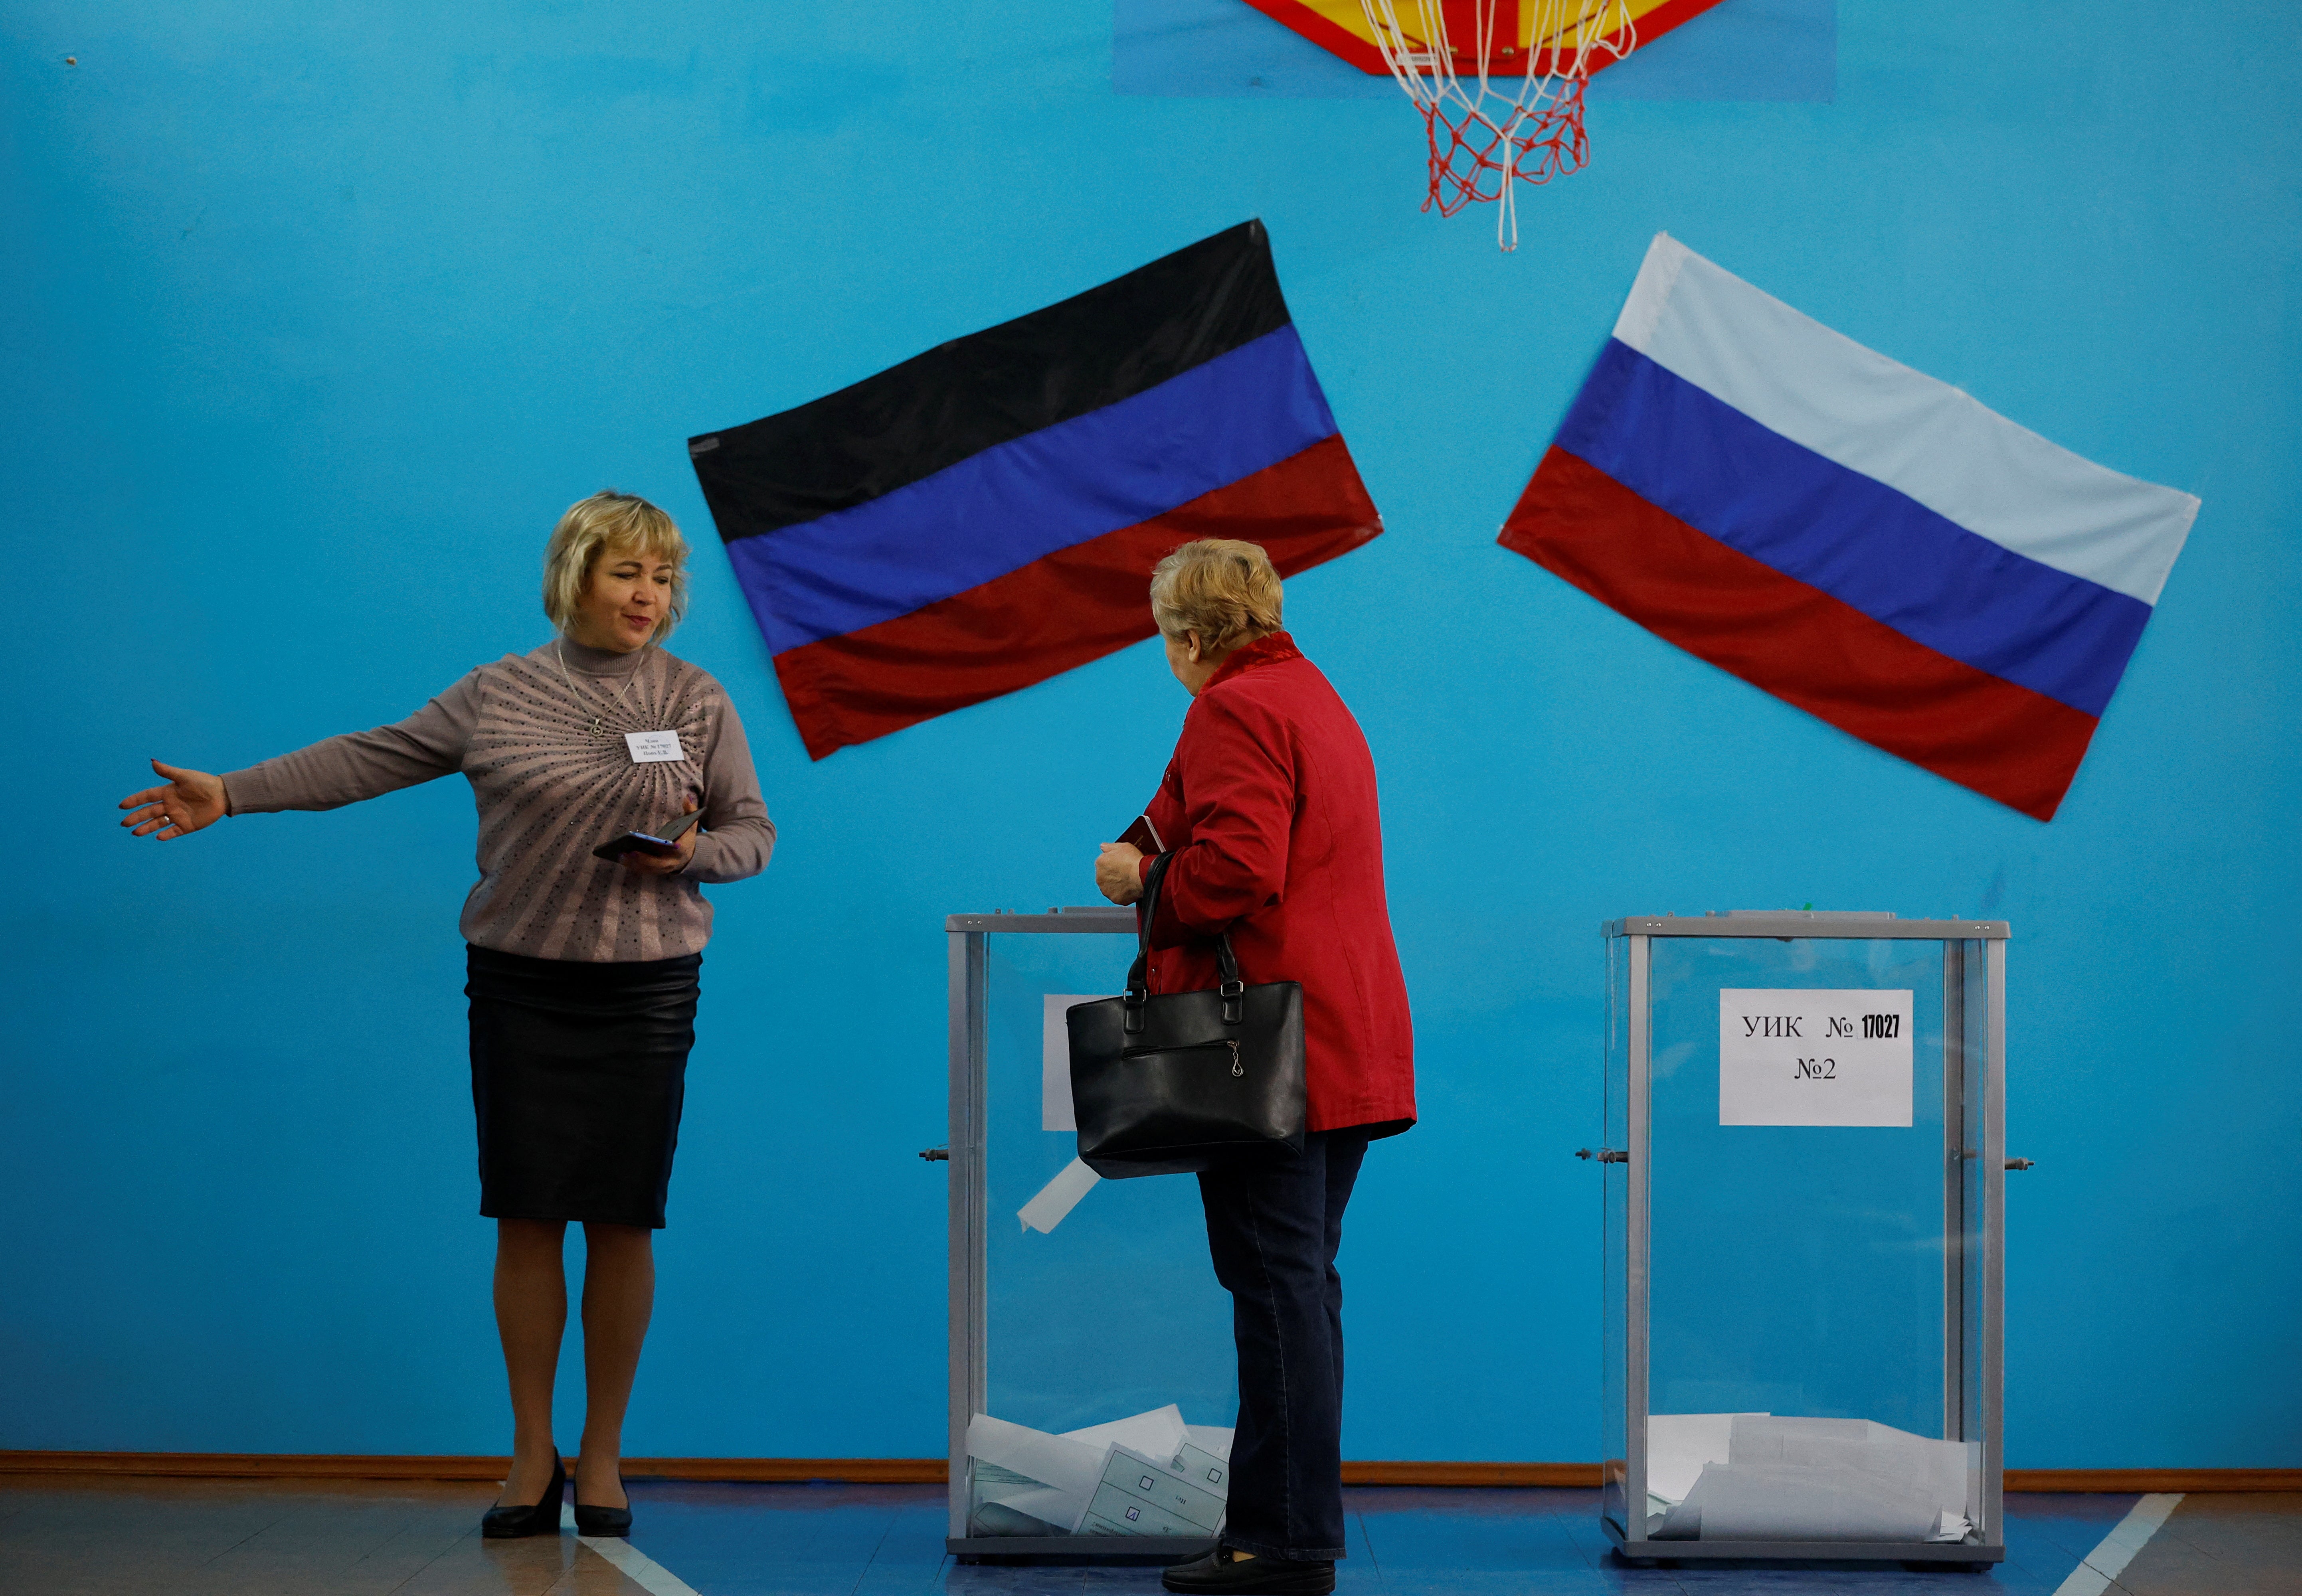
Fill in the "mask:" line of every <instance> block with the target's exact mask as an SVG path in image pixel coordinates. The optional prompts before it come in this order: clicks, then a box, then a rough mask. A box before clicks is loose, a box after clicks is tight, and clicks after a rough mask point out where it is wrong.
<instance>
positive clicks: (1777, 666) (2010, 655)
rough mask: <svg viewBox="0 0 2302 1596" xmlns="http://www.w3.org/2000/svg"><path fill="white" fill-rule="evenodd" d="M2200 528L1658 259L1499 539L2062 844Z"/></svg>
mask: <svg viewBox="0 0 2302 1596" xmlns="http://www.w3.org/2000/svg"><path fill="white" fill-rule="evenodd" d="M2197 511H2198V501H2197V500H2196V499H2194V498H2192V497H2191V496H2190V495H2189V494H2188V493H2181V492H2177V491H2174V490H2172V489H2171V488H2162V487H2156V486H2154V485H2152V484H2151V483H2145V482H2138V481H2136V480H2135V479H2134V478H2132V477H2130V476H2122V475H2119V474H2118V473H2117V472H2115V471H2110V470H2106V469H2105V468H2104V467H2102V466H2096V465H2094V464H2092V463H2091V462H2089V461H2087V460H2084V459H2081V458H2079V457H2078V456H2077V455H2074V454H2072V453H2071V452H2070V451H2069V450H2068V449H2063V448H2060V447H2058V446H2057V445H2055V444H2053V443H2050V442H2048V441H2046V439H2044V438H2041V437H2039V436H2038V435H2037V433H2032V432H2029V431H2028V430H2026V429H2024V428H2022V427H2020V426H2017V425H2016V424H2014V423H2012V422H2011V421H2008V420H2007V419H2006V418H2005V417H2004V416H1999V415H1997V414H1996V413H1995V412H1993V411H1991V410H1987V409H1986V408H1984V407H1982V406H1981V405H1980V404H1979V403H1977V402H1976V401H1975V400H1974V399H1970V398H1969V397H1968V396H1967V395H1966V394H1963V393H1962V392H1960V391H1958V390H1957V389H1955V388H1953V387H1951V386H1949V385H1948V384H1946V383H1944V382H1937V381H1935V379H1933V378H1932V377H1928V376H1926V375H1923V374H1920V373H1918V372H1915V371H1912V370H1911V369H1910V368H1909V367H1908V366H1905V365H1897V364H1895V362H1894V361H1892V360H1889V359H1887V358H1886V357H1884V356H1882V355H1878V354H1874V353H1872V352H1871V351H1870V350H1869V349H1864V348H1862V346H1861V345H1860V344H1857V343H1855V342H1853V341H1852V340H1849V339H1846V338H1843V337H1841V336H1840V335H1839V334H1837V333H1836V332H1832V331H1831V330H1830V329H1829V328H1827V327H1825V326H1824V325H1822V324H1821V323H1819V322H1816V321H1814V320H1811V318H1809V317H1807V316H1803V315H1800V314H1799V313H1798V312H1797V311H1795V310H1793V309H1792V308H1791V307H1789V306H1787V305H1785V304H1783V303H1782V302H1781V301H1780V300H1778V299H1775V298H1770V297H1769V296H1768V295H1766V294H1763V293H1760V291H1759V290H1757V289H1754V288H1752V286H1751V285H1750V284H1749V283H1747V282H1744V281H1742V280H1741V279H1740V278H1737V277H1735V276H1732V275H1730V274H1729V273H1726V272H1723V271H1721V270H1720V269H1719V268H1718V267H1717V266H1715V265H1711V264H1710V262H1709V261H1707V260H1705V259H1703V258H1702V257H1701V256H1699V255H1696V254H1694V253H1693V252H1692V251H1691V250H1689V249H1687V248H1685V247H1684V245H1681V244H1679V243H1677V242H1676V240H1674V239H1670V238H1669V237H1668V236H1667V235H1658V236H1657V237H1656V239H1655V241H1654V244H1653V246H1652V247H1651V248H1649V249H1648V251H1647V257H1646V262H1645V265H1642V267H1641V268H1640V271H1639V276H1638V281H1637V282H1636V283H1634V285H1633V286H1632V289H1631V297H1630V300H1629V302H1628V303H1627V304H1626V305H1625V306H1624V307H1623V314H1622V315H1621V317H1620V319H1618V320H1617V322H1616V323H1615V334H1614V337H1613V338H1612V339H1610V340H1609V341H1608V344H1607V348H1606V351H1605V353H1603V354H1602V355H1600V357H1599V363H1598V365H1597V366H1596V367H1594V368H1593V369H1592V373H1591V375H1590V377H1589V379H1588V380H1587V381H1586V382H1584V385H1583V391H1582V393H1581V394H1580V395H1579V396H1578V397H1577V398H1576V399H1575V405H1574V408H1573V409H1572V410H1570V411H1569V412H1568V414H1567V420H1566V424H1564V425H1563V426H1561V427H1560V428H1559V431H1558V438H1557V440H1556V441H1554V442H1553V443H1552V445H1551V447H1550V450H1549V451H1548V452H1547V453H1546V454H1545V455H1544V456H1543V458H1542V465H1541V466H1539V467H1537V469H1536V471H1535V474H1534V480H1533V482H1531V483H1528V484H1527V489H1526V492H1525V495H1524V496H1522V497H1521V499H1520V500H1519V502H1518V506H1517V508H1516V509H1514V510H1513V511H1512V512H1511V516H1510V519H1509V520H1508V522H1506V523H1505V524H1504V527H1503V533H1502V538H1501V541H1502V542H1503V543H1504V545H1505V546H1506V547H1508V548H1511V549H1516V550H1518V551H1519V552H1520V553H1522V554H1525V556H1526V557H1527V558H1528V559H1533V560H1534V561H1536V562H1537V563H1538V564H1540V565H1542V566H1544V567H1547V568H1549V569H1550V570H1551V571H1554V572H1556V573H1557V574H1558V575H1561V576H1563V577H1565V578H1566V579H1567V581H1569V582H1571V583H1573V584H1575V585H1576V586H1577V587H1580V588H1582V589H1583V590H1584V592H1588V593H1590V594H1591V595H1592V597H1594V598H1596V599H1598V600H1600V601H1601V602H1603V603H1606V604H1608V605H1609V606H1611V607H1613V608H1614V609H1618V610H1620V611H1621V612H1622V613H1623V614H1625V615H1626V616H1628V617H1630V618H1631V619H1633V620H1634V621H1636V622H1638V623H1639V625H1641V626H1644V627H1646V628H1647V629H1648V630H1649V631H1651V632H1653V633H1654V634H1657V635H1658V636H1660V637H1663V638H1666V639H1668V641H1670V642H1672V643H1676V644H1677V645H1678V646H1679V647H1681V648H1683V649H1685V650H1686V651H1688V652H1690V653H1693V654H1695V655H1698V656H1700V657H1701V658H1702V659H1707V660H1709V661H1710V663H1712V664H1713V665H1716V666H1718V667H1719V668H1722V669H1725V670H1729V671H1732V672H1733V673H1734V674H1735V675H1736V676H1741V677H1742V678H1743V679H1744V680H1745V681H1748V682H1750V683H1752V684H1753V685H1756V686H1759V687H1762V688H1764V689H1765V690H1766V691H1768V692H1769V693H1773V694H1775V695H1776V696H1777V697H1778V698H1782V699H1785V700H1787V701H1790V702H1791V703H1794V704H1796V705H1798V706H1799V707H1800V708H1801V709H1802V710H1807V711H1809V712H1810V713H1811V714H1814V715H1817V716H1819V717H1820V718H1823V719H1824V720H1827V721H1828V722H1830V724H1831V725H1833V726H1836V727H1839V728H1840V729H1842V730H1844V731H1846V732H1850V733H1852V734H1853V735H1855V736H1857V737H1860V738H1861V739H1862V740H1863V741H1864V742H1867V743H1873V744H1875V745H1876V746H1878V747H1879V748H1883V749H1885V750H1886V751H1887V752H1890V753H1895V754H1898V755H1900V756H1901V757H1902V758H1903V759H1906V760H1911V762H1912V763H1914V764H1918V765H1922V766H1924V767H1925V768H1926V769H1929V770H1932V771H1934V772H1935V773H1936V774H1937V775H1939V776H1944V777H1948V778H1949V779H1950V780H1952V781H1955V782H1959V783H1961V784H1962V785H1966V786H1969V787H1971V788H1973V789H1974V790H1975V791H1977V792H1979V793H1984V794H1988V795H1989V796H1990V797H1993V798H1995V799H1997V800H1998V801H1999V802H2002V803H2006V804H2010V805H2012V807H2013V808H2015V809H2018V810H2021V811H2022V812H2023V813H2025V814H2029V815H2035V816H2036V817H2037V818H2038V819H2041V820H2045V819H2052V818H2053V817H2054V810H2055V807H2056V806H2057V805H2058V804H2060V803H2061V802H2062V800H2063V794H2064V793H2065V792H2066V791H2068V790H2069V787H2070V785H2071V777H2073V776H2075V775H2076V774H2077V772H2078V768H2079V760H2081V759H2083V758H2084V757H2085V755H2086V750H2087V743H2088V739H2090V738H2091V737H2092V736H2093V735H2094V729H2095V725H2096V721H2097V720H2098V719H2099V718H2100V717H2101V715H2102V712H2103V710H2104V707H2105V705H2107V704H2108V703H2109V702H2110V696H2111V694H2112V693H2113V692H2114V691H2115V690H2116V689H2117V686H2118V682H2119V677H2120V676H2121V675H2122V674H2123V673H2124V671H2125V669H2126V661H2127V659H2128V658H2129V657H2130V655H2132V653H2133V652H2134V645H2135V643H2136V642H2137V641H2138V639H2139V638H2140V637H2141V635H2142V628H2143V626H2145V625H2146V624H2147V622H2148V621H2149V619H2150V612H2151V608H2152V606H2153V605H2155V603H2156V602H2157V601H2158V592H2159V590H2160V589H2161V588H2162V587H2163V586H2164V585H2165V583H2166V575H2167V573H2168V572H2169V571H2170V570H2172V568H2173V565H2174V557H2175V556H2176V555H2178V554H2180V552H2181V550H2182V541H2183V539H2184V538H2185V537H2187V536H2188V535H2189V530H2190V523H2191V520H2192V519H2193V517H2196V516H2197Z"/></svg>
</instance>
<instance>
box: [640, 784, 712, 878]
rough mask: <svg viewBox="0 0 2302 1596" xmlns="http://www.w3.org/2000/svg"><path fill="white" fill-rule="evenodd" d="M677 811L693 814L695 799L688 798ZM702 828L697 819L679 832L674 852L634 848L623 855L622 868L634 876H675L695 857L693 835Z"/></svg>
mask: <svg viewBox="0 0 2302 1596" xmlns="http://www.w3.org/2000/svg"><path fill="white" fill-rule="evenodd" d="M679 812H680V813H681V814H684V815H692V814H693V813H694V812H695V800H694V799H693V798H690V799H689V800H688V801H687V807H686V808H685V809H683V810H681V811H679ZM702 829H703V826H702V822H701V821H698V822H697V823H696V824H695V825H693V826H690V827H688V828H687V829H686V830H685V832H683V833H681V835H680V838H679V841H678V843H677V844H676V846H677V848H678V849H679V852H678V853H654V852H651V850H649V849H646V848H634V849H633V850H631V852H629V853H626V854H625V855H624V859H623V864H624V868H625V869H627V870H629V871H631V873H632V874H633V875H634V876H676V875H677V874H679V872H680V871H682V870H684V869H686V868H687V861H689V860H691V859H693V858H694V857H695V836H696V833H698V832H700V831H702Z"/></svg>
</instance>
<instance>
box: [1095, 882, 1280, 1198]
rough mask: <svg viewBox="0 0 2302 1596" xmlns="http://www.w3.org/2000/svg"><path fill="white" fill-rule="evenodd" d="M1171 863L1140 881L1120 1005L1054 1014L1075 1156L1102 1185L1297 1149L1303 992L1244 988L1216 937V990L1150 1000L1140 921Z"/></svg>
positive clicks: (1144, 927)
mask: <svg viewBox="0 0 2302 1596" xmlns="http://www.w3.org/2000/svg"><path fill="white" fill-rule="evenodd" d="M1173 858H1174V855H1173V854H1172V853H1167V854H1162V855H1161V856H1160V857H1159V858H1158V859H1156V860H1155V861H1153V862H1152V866H1151V869H1149V871H1147V873H1146V878H1145V881H1144V889H1143V907H1142V911H1141V913H1140V914H1139V915H1138V928H1137V932H1136V937H1137V950H1136V954H1135V967H1134V968H1133V969H1132V970H1129V971H1128V973H1127V995H1125V996H1124V997H1106V998H1103V999H1101V1000H1100V1001H1098V1002H1096V1003H1083V1004H1078V1005H1077V1006H1075V1007H1074V1008H1072V1009H1071V1010H1070V1011H1069V1012H1068V1013H1067V1014H1066V1015H1065V1019H1066V1020H1067V1021H1068V1022H1069V1024H1070V1029H1071V1108H1072V1111H1073V1113H1075V1114H1076V1115H1077V1117H1078V1123H1079V1155H1080V1161H1081V1162H1082V1163H1085V1164H1086V1165H1087V1166H1088V1168H1089V1169H1091V1170H1093V1171H1095V1172H1096V1174H1098V1175H1102V1176H1104V1177H1105V1179H1108V1180H1126V1179H1128V1178H1129V1177H1130V1176H1134V1175H1170V1174H1181V1173H1185V1172H1193V1171H1198V1170H1204V1169H1207V1168H1209V1167H1211V1166H1212V1165H1213V1164H1214V1163H1216V1162H1217V1161H1219V1160H1222V1159H1226V1158H1235V1157H1241V1156H1251V1155H1256V1154H1257V1153H1262V1154H1277V1155H1281V1156H1284V1155H1286V1154H1289V1153H1299V1152H1300V1151H1302V1148H1303V988H1302V987H1301V986H1300V985H1298V983H1296V982H1294V981H1273V982H1271V983H1270V984H1268V985H1267V986H1260V987H1249V986H1246V985H1244V984H1242V983H1241V982H1240V980H1239V960H1238V958H1237V957H1236V956H1235V955H1234V954H1233V953H1231V937H1230V935H1229V934H1228V933H1225V934H1224V935H1223V936H1222V937H1220V938H1219V939H1218V940H1217V942H1216V944H1215V957H1216V960H1217V962H1218V965H1219V967H1220V969H1221V970H1222V985H1221V986H1219V987H1216V988H1215V989H1214V991H1212V992H1172V993H1166V994H1164V995H1159V996H1153V995H1151V994H1150V992H1149V991H1148V989H1147V987H1146V986H1145V977H1146V972H1147V970H1148V969H1149V967H1150V962H1151V921H1152V919H1153V917H1154V916H1155V914H1156V913H1157V912H1158V909H1159V887H1160V884H1161V883H1162V882H1163V881H1164V880H1165V879H1166V875H1167V866H1168V864H1169V863H1170V862H1171V861H1172V860H1173Z"/></svg>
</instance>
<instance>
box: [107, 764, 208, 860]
mask: <svg viewBox="0 0 2302 1596" xmlns="http://www.w3.org/2000/svg"><path fill="white" fill-rule="evenodd" d="M152 769H154V770H155V772H157V773H158V774H159V775H162V776H164V777H167V778H168V785H166V786H164V787H146V788H145V789H144V790H143V791H142V792H140V793H130V794H128V796H127V797H125V798H122V800H121V801H120V807H121V808H122V809H125V810H133V811H135V812H134V813H133V814H130V816H129V817H128V818H127V819H124V820H122V821H121V822H120V823H121V824H122V826H130V827H135V831H134V835H135V836H155V835H156V836H158V837H159V839H160V840H161V841H162V842H164V843H172V842H174V841H175V840H176V839H177V838H178V837H180V836H185V835H187V834H188V833H190V832H194V831H202V830H205V829H206V828H207V827H210V826H213V825H214V824H215V823H216V822H217V821H218V820H221V819H223V777H221V776H210V775H209V774H208V773H207V772H206V771H205V770H180V769H177V768H176V767H175V766H173V765H164V764H162V763H161V762H160V761H159V760H153V761H152Z"/></svg>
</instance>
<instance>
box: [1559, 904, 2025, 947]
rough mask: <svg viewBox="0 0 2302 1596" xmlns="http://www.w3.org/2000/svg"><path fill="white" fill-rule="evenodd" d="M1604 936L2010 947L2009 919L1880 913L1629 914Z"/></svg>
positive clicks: (1604, 926)
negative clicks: (1994, 944) (1998, 944)
mask: <svg viewBox="0 0 2302 1596" xmlns="http://www.w3.org/2000/svg"><path fill="white" fill-rule="evenodd" d="M1599 934H1600V936H1602V937H1774V938H1777V939H1778V940H1780V939H1787V938H1812V939H1815V940H1818V941H1834V942H1836V941H1848V942H1862V941H1870V940H1875V939H1879V938H1892V939H1894V940H1895V941H1903V942H1962V941H1970V942H2004V941H2006V940H2007V939H2008V938H2009V937H2012V934H2013V933H2012V929H2011V928H2010V927H2009V925H2008V922H2007V921H2005V920H1898V919H1896V918H1895V916H1894V915H1892V914H1889V913H1884V912H1881V911H1824V910H1819V909H1818V910H1812V911H1804V910H1796V909H1790V910H1782V911H1766V910H1750V909H1737V910H1731V911H1727V912H1726V913H1724V914H1718V913H1713V914H1626V915H1624V916H1622V917H1621V918H1620V919H1618V920H1602V921H1601V922H1600V926H1599Z"/></svg>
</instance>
